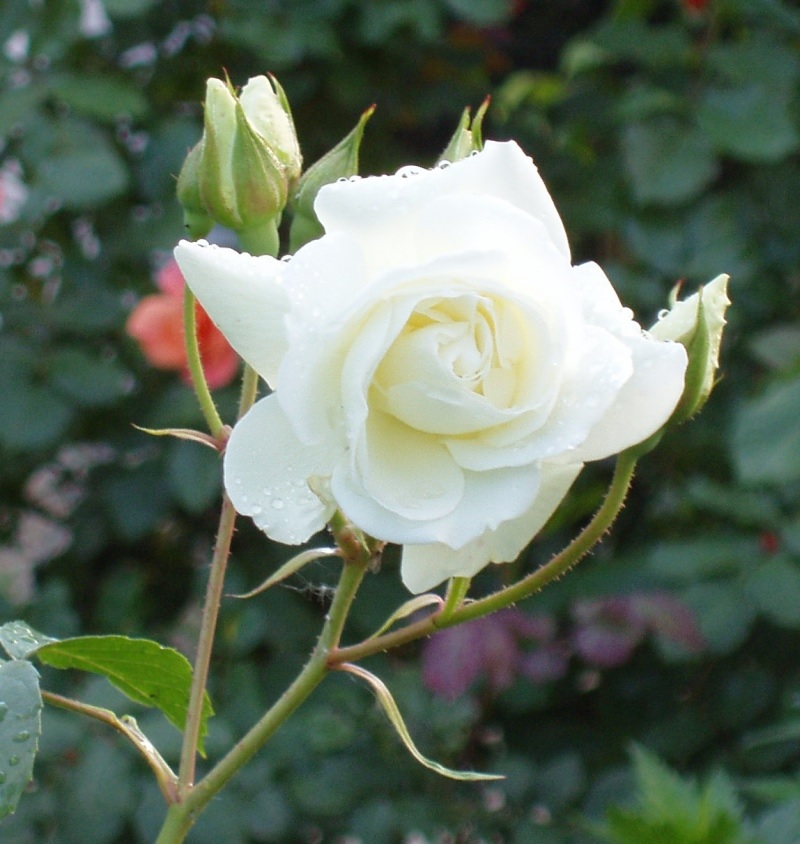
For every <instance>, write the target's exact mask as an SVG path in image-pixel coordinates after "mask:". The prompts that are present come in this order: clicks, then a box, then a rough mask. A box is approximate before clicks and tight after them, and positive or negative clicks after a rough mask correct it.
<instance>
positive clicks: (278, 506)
mask: <svg viewBox="0 0 800 844" xmlns="http://www.w3.org/2000/svg"><path fill="white" fill-rule="evenodd" d="M271 506H272V509H273V510H283V508H284V507H285V506H286V505H285V504H284V503H283V499H281V498H273V499H272V504H271Z"/></svg>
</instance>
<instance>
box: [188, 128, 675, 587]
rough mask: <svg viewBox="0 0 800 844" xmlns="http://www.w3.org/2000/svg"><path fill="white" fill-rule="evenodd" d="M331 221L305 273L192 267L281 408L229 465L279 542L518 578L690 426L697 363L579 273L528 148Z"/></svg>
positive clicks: (329, 202) (422, 573)
mask: <svg viewBox="0 0 800 844" xmlns="http://www.w3.org/2000/svg"><path fill="white" fill-rule="evenodd" d="M315 209H316V211H317V214H318V216H319V219H320V222H321V223H322V224H323V226H324V228H325V232H326V234H325V235H324V236H323V237H322V238H320V239H319V240H317V241H313V242H311V243H309V244H308V245H306V246H304V247H303V248H302V249H300V250H299V251H298V252H297V254H296V255H295V256H294V257H293V258H291V259H290V260H288V261H277V260H274V259H271V258H264V257H260V258H254V257H251V256H249V255H241V254H238V253H236V252H233V251H231V250H229V249H222V248H217V247H214V246H208V245H205V244H201V243H187V242H182V243H181V244H180V245H179V246H178V248H177V249H176V252H175V254H176V257H177V259H178V263H179V264H180V267H181V270H182V271H183V273H184V275H185V277H186V280H187V283H188V284H189V286H190V287H191V288H192V290H193V291H194V292H195V294H196V295H197V297H198V298H199V300H200V301H201V302H202V304H203V306H204V307H205V309H206V310H207V311H208V312H209V314H210V315H211V317H212V319H213V320H214V321H215V322H216V323H217V324H218V326H219V327H220V329H221V330H222V331H223V333H224V334H225V335H226V336H227V337H228V339H229V340H230V342H231V344H232V345H233V346H234V348H236V350H237V351H238V352H239V353H240V354H241V355H242V357H243V358H244V359H245V360H246V361H247V362H248V363H250V364H251V365H252V366H253V367H254V368H255V369H256V370H257V371H258V372H259V373H260V374H261V375H262V376H263V377H264V378H265V379H266V381H267V382H268V384H269V385H270V386H271V387H272V389H273V390H274V392H273V393H272V394H271V395H269V396H268V397H267V398H264V399H262V400H260V401H259V402H258V403H257V404H256V405H255V406H254V407H253V409H252V410H251V411H250V412H249V413H248V414H247V415H246V416H245V417H244V418H243V419H242V420H241V421H240V422H239V423H238V424H237V425H236V427H235V428H234V430H233V433H232V435H231V438H230V441H229V443H228V447H227V451H226V454H225V487H226V489H227V491H228V494H229V495H230V497H231V500H232V501H233V503H234V505H235V507H236V509H237V510H238V511H239V512H240V513H242V514H244V515H248V516H251V517H252V518H253V520H254V521H255V522H256V524H257V525H258V526H259V527H260V528H261V529H262V530H264V531H265V532H266V533H267V534H268V535H269V536H271V537H272V538H273V539H276V540H278V541H280V542H286V543H300V542H303V541H305V540H306V539H308V538H309V536H311V535H312V534H313V533H315V532H316V531H318V530H320V529H321V528H322V527H323V526H324V525H325V523H326V522H327V520H328V519H329V518H330V516H331V515H332V512H333V508H334V507H338V508H340V509H341V510H342V512H343V513H344V514H345V515H346V516H347V517H348V518H349V519H351V520H352V521H353V523H355V524H356V525H358V526H359V527H360V528H362V529H363V530H364V531H366V532H367V533H368V534H370V535H372V536H374V537H376V538H379V539H383V540H387V541H390V542H395V543H399V544H401V545H403V546H404V548H403V562H402V576H403V580H404V582H405V583H406V585H407V586H408V588H409V589H411V590H412V591H413V592H419V591H423V590H426V589H429V588H431V587H433V586H435V585H437V584H438V583H440V582H441V581H443V580H445V579H446V578H448V577H452V576H456V575H458V576H471V575H473V574H475V573H476V572H477V571H479V570H480V569H481V568H483V567H484V566H486V565H487V564H488V563H489V562H505V561H509V560H513V559H514V558H515V557H517V556H518V555H519V553H520V552H521V551H522V549H523V548H524V547H525V546H526V545H527V544H528V543H529V542H530V540H531V539H532V538H533V536H534V535H535V534H536V533H537V532H538V531H539V529H540V528H541V527H542V526H543V525H544V523H545V522H546V521H547V520H548V518H549V517H550V515H551V514H552V513H553V511H554V510H555V508H556V507H557V505H558V504H559V502H560V501H561V500H562V498H563V497H564V495H565V494H566V492H567V490H568V489H569V487H570V485H571V484H572V482H573V481H574V479H575V477H576V476H577V475H578V472H579V471H580V469H581V467H582V465H583V462H584V461H587V460H597V459H600V458H603V457H606V456H608V455H611V454H615V453H617V452H619V451H621V450H622V449H625V448H627V447H628V446H631V445H634V444H636V443H638V442H641V441H642V440H644V439H646V438H647V437H649V436H650V435H651V434H652V433H654V432H655V431H657V430H658V429H659V428H660V427H661V426H662V425H663V424H664V423H665V422H666V420H667V419H668V418H669V416H670V414H671V412H672V410H673V408H674V407H675V405H676V402H677V401H678V399H679V398H680V396H681V392H682V390H683V377H684V370H685V368H686V353H685V351H684V349H683V347H682V346H681V345H679V344H677V343H671V342H663V341H657V340H655V339H653V338H651V337H649V336H648V335H646V334H644V333H643V332H642V330H641V329H640V327H639V325H638V324H637V323H636V322H634V321H633V318H632V314H631V312H630V310H628V309H626V308H623V307H622V305H621V304H620V302H619V299H618V298H617V296H616V294H615V292H614V290H613V288H612V287H611V284H610V283H609V281H608V279H607V278H606V276H605V275H604V273H603V272H602V270H601V269H600V268H599V267H598V266H597V265H595V264H592V263H588V264H581V265H580V266H577V267H573V266H572V265H571V263H570V253H569V246H568V243H567V238H566V234H565V232H564V227H563V225H562V223H561V220H560V218H559V216H558V213H557V211H556V209H555V206H554V205H553V201H552V200H551V198H550V195H549V194H548V192H547V189H546V188H545V186H544V184H543V182H542V180H541V178H540V177H539V174H538V172H537V170H536V168H535V167H534V165H533V163H532V162H531V160H530V159H529V158H528V157H527V156H526V155H525V154H524V153H523V152H522V150H520V148H519V147H518V146H517V145H516V144H515V143H492V142H489V143H487V144H486V148H485V149H484V150H483V151H482V152H481V153H478V154H475V155H472V156H470V157H469V158H466V159H464V160H463V161H459V162H458V163H456V164H452V165H450V166H447V167H443V168H442V167H440V168H435V169H433V170H427V171H425V170H420V169H419V168H403V169H402V170H400V171H399V172H398V173H397V174H396V175H394V176H381V177H370V178H365V179H359V180H355V181H347V182H340V183H335V184H332V185H329V186H327V187H324V188H322V190H321V191H320V192H319V195H318V198H317V200H316V205H315ZM309 479H312V486H314V488H315V489H316V490H319V489H320V487H321V485H322V486H325V487H326V488H327V489H329V492H330V498H326V496H324V495H323V496H321V497H317V495H315V494H314V493H313V492H312V491H311V489H310V488H309ZM323 499H325V500H323Z"/></svg>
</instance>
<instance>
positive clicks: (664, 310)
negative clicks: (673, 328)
mask: <svg viewBox="0 0 800 844" xmlns="http://www.w3.org/2000/svg"><path fill="white" fill-rule="evenodd" d="M666 316H669V309H668V308H662V309H661V310H660V311H659V312H658V318H659V319H664V317H666Z"/></svg>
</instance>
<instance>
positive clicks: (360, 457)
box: [355, 411, 464, 521]
mask: <svg viewBox="0 0 800 844" xmlns="http://www.w3.org/2000/svg"><path fill="white" fill-rule="evenodd" d="M359 445H360V447H359V449H358V452H357V455H356V460H355V463H356V471H357V473H358V475H359V477H360V478H361V480H362V483H363V486H364V490H365V491H366V493H367V494H368V495H370V496H371V497H372V498H374V499H375V501H376V502H377V503H378V504H379V505H381V506H383V507H385V508H387V509H388V510H391V511H392V512H393V513H396V514H397V515H398V516H401V517H403V518H405V519H411V520H414V521H418V520H425V521H431V520H435V519H440V518H442V517H443V516H447V515H449V514H450V513H452V512H453V511H454V510H455V509H456V507H457V506H458V504H459V502H460V501H461V497H462V495H463V492H464V473H463V472H462V470H461V469H460V468H459V467H458V466H457V465H456V463H455V461H454V460H453V458H452V457H451V456H450V454H449V453H448V451H447V449H446V448H445V447H444V446H443V445H442V444H441V443H440V442H439V441H438V438H436V437H432V436H430V435H428V434H423V433H421V432H420V431H415V430H414V429H413V428H409V427H408V426H407V425H404V424H403V423H402V422H399V421H398V420H397V419H395V418H393V417H392V416H389V415H388V414H385V413H380V412H378V411H372V412H371V413H370V415H369V417H368V419H367V422H366V426H365V436H364V439H363V442H362V443H360V444H359Z"/></svg>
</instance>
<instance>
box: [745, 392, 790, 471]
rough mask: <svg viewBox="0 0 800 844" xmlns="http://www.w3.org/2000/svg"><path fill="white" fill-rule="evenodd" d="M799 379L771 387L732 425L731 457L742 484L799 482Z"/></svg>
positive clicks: (746, 408) (748, 406) (747, 407)
mask: <svg viewBox="0 0 800 844" xmlns="http://www.w3.org/2000/svg"><path fill="white" fill-rule="evenodd" d="M798 419H800V378H795V379H793V380H792V381H789V382H786V383H780V384H775V385H774V386H772V387H769V388H768V389H767V391H766V392H765V393H764V394H763V395H762V396H760V397H759V398H757V399H755V400H754V401H752V402H750V403H749V404H747V405H745V406H744V407H743V408H742V409H741V410H740V411H739V414H738V416H737V418H736V420H735V423H734V429H733V457H734V462H735V465H736V468H737V470H738V473H739V477H740V478H741V479H742V480H743V481H744V482H745V483H751V484H757V483H773V484H776V483H777V484H780V483H792V482H794V481H797V480H800V425H798V424H797V420H798Z"/></svg>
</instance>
